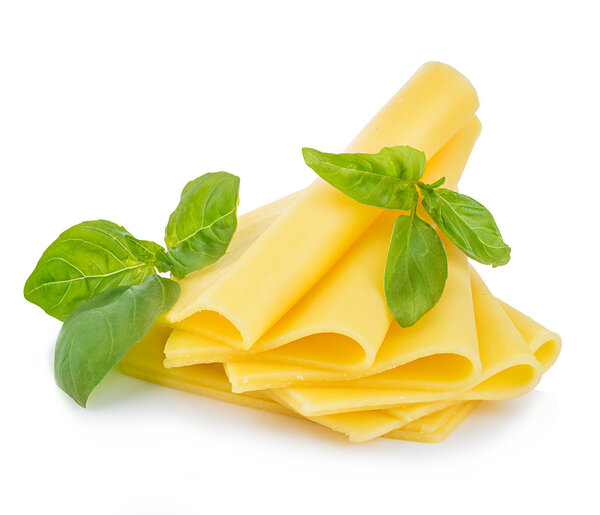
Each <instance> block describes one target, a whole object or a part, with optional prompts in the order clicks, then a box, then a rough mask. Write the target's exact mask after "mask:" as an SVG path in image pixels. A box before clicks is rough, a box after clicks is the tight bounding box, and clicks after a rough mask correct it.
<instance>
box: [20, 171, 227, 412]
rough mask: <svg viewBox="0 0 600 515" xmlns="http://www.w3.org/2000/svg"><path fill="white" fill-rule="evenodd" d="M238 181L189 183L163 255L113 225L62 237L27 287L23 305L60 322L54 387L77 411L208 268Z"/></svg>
mask: <svg viewBox="0 0 600 515" xmlns="http://www.w3.org/2000/svg"><path fill="white" fill-rule="evenodd" d="M238 197H239V178H238V177H236V176H235V175H231V174H229V173H226V172H217V173H209V174H205V175H202V176H201V177H198V178H197V179H195V180H193V181H191V182H189V183H188V184H187V185H186V187H185V188H184V189H183V192H182V194H181V200H180V202H179V205H178V206H177V208H176V209H175V211H174V212H173V213H172V214H171V216H170V217H169V222H168V224H167V228H166V230H165V243H166V249H165V248H163V247H162V246H161V245H159V244H158V243H154V242H151V241H145V240H140V239H138V238H136V237H135V236H133V235H132V234H131V233H130V232H128V231H127V230H126V229H125V228H124V227H121V226H119V225H117V224H115V223H113V222H109V221H106V220H92V221H87V222H82V223H80V224H77V225H74V226H73V227H71V228H69V229H67V230H66V231H64V232H63V233H62V234H61V235H60V236H59V237H58V238H57V239H56V240H55V241H54V242H53V243H51V244H50V246H49V247H48V248H47V249H46V250H45V251H44V253H43V254H42V257H41V258H40V260H39V262H38V263H37V265H36V267H35V269H34V270H33V272H32V273H31V275H30V276H29V278H28V279H27V281H26V283H25V288H24V295H25V298H26V299H27V300H28V301H30V302H32V303H33V304H37V305H38V306H40V307H41V308H42V309H43V310H44V311H46V313H48V314H49V315H51V316H53V317H55V318H58V319H59V320H61V321H64V322H65V323H64V325H63V329H62V331H61V333H60V334H59V337H58V342H57V345H56V351H55V376H56V381H57V384H58V385H59V386H60V387H61V388H62V389H63V390H64V391H65V392H66V393H68V394H69V395H70V396H71V397H73V399H75V401H76V402H78V403H79V404H81V405H82V406H85V403H86V401H87V397H88V395H89V394H90V392H91V391H92V389H93V388H94V387H95V386H96V385H97V384H98V383H99V382H100V380H101V379H102V378H103V377H104V376H105V375H106V373H107V372H108V371H109V370H110V369H111V368H112V367H113V366H114V365H115V364H116V363H117V362H118V361H119V359H121V357H122V356H123V354H124V353H125V352H126V351H127V350H128V349H129V348H130V347H131V346H132V345H133V344H135V343H137V342H138V341H139V340H141V339H142V338H143V336H144V335H145V334H146V332H147V331H148V330H149V329H150V326H151V325H152V323H153V322H154V320H155V319H156V318H157V317H158V315H160V314H161V313H162V312H164V311H166V310H168V309H170V308H171V306H172V305H173V304H174V303H175V301H176V300H177V297H178V296H179V285H178V284H177V283H176V282H175V281H172V280H170V279H166V278H162V277H159V276H158V275H156V273H157V272H169V271H170V272H171V273H172V274H173V275H174V276H175V277H176V278H183V277H185V276H186V275H187V274H189V273H190V272H193V271H194V270H199V269H200V268H202V267H204V266H206V265H209V264H211V263H214V262H215V261H217V260H218V259H219V258H220V257H221V256H223V254H225V252H226V251H227V248H228V247H229V244H230V242H231V239H232V237H233V234H234V233H235V230H236V227H237V214H236V210H237V205H238Z"/></svg>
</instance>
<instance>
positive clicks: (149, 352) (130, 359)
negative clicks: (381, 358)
mask: <svg viewBox="0 0 600 515" xmlns="http://www.w3.org/2000/svg"><path fill="white" fill-rule="evenodd" d="M170 331H171V329H170V328H168V327H166V326H160V325H156V326H154V327H153V328H152V329H151V331H150V332H149V333H148V334H147V335H146V337H145V338H144V339H143V340H142V341H140V342H139V343H137V344H136V345H134V346H133V347H132V348H131V349H130V350H129V352H128V353H127V354H126V355H125V356H124V357H123V359H122V360H121V362H120V363H119V364H118V368H119V369H120V371H121V372H122V373H124V374H126V375H129V376H132V377H136V378H138V379H142V380H145V381H149V382H153V383H157V384H160V385H163V386H167V387H170V388H175V389H179V390H183V391H187V392H190V393H195V394H199V395H204V396H207V397H211V398H213V399H217V400H222V401H226V402H230V403H233V404H239V405H243V406H248V407H252V408H256V409H261V410H265V411H270V412H274V413H281V414H285V415H290V416H299V415H298V414H297V413H295V412H294V411H293V410H291V409H289V408H288V407H286V406H285V405H284V404H283V403H281V402H280V401H279V400H277V396H276V395H275V394H273V393H272V392H265V393H263V392H250V393H246V394H236V393H233V392H232V391H231V386H230V384H229V382H228V381H227V377H226V376H225V374H224V373H223V370H222V367H221V366H220V365H209V364H205V365H195V366H190V367H181V368H171V369H166V368H164V367H163V365H162V357H163V354H162V349H163V347H164V344H165V341H166V339H167V337H168V335H169V333H170ZM455 404H456V403H449V402H446V403H443V402H440V403H429V404H412V405H407V406H400V407H398V408H396V409H392V410H388V411H367V412H356V413H347V414H344V413H343V414H339V415H328V416H323V417H313V418H311V419H310V420H312V421H313V422H316V423H318V424H320V425H322V426H325V427H329V428H330V429H333V430H334V431H337V432H340V433H344V434H346V435H348V436H349V438H350V440H351V441H354V442H364V441H367V440H370V439H373V438H376V437H378V436H383V435H386V433H390V434H391V435H392V436H391V437H393V438H399V436H398V435H397V434H396V435H395V436H394V433H393V431H395V430H398V429H401V428H405V430H406V431H408V433H407V435H406V437H405V438H404V439H420V438H422V437H421V436H419V433H420V429H419V423H418V420H419V419H423V420H424V421H425V429H426V430H427V431H429V432H431V426H432V423H431V421H430V420H431V419H430V417H428V416H429V415H431V414H432V413H436V412H442V413H450V412H449V411H448V410H452V408H453V407H454V406H455ZM428 421H430V422H428ZM409 423H410V424H411V428H410V429H406V426H407V424H409Z"/></svg>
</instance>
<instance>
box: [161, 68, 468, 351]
mask: <svg viewBox="0 0 600 515" xmlns="http://www.w3.org/2000/svg"><path fill="white" fill-rule="evenodd" d="M477 107H478V99H477V95H476V93H475V90H474V89H473V87H472V86H471V84H470V83H469V82H468V80H467V79H466V78H465V77H464V76H462V75H461V74H460V73H458V72H457V71H456V70H454V69H453V68H451V67H449V66H447V65H444V64H441V63H428V64H426V65H424V66H423V67H422V68H421V69H420V70H419V71H418V72H417V73H416V74H415V75H414V76H413V77H412V78H411V79H410V80H409V82H408V83H407V84H406V85H405V86H404V87H403V88H402V89H401V90H400V91H399V92H398V93H397V94H396V95H395V96H394V97H393V98H392V99H391V100H390V102H389V103H388V104H387V105H386V106H385V107H384V108H383V109H382V110H381V112H380V113H379V114H378V115H377V116H376V117H375V118H374V119H373V121H372V122H371V123H369V124H368V125H367V127H365V129H364V130H363V131H362V132H361V133H360V134H359V136H358V137H357V138H356V139H355V140H354V141H353V143H352V144H351V145H350V147H349V149H348V150H350V151H366V152H374V151H377V150H379V149H380V148H381V147H382V146H385V145H399V144H407V145H411V146H413V147H415V148H419V149H421V150H423V151H424V152H425V154H426V156H429V157H431V156H433V155H434V154H435V153H436V152H437V151H438V150H439V149H440V148H441V147H442V146H443V145H444V144H445V143H446V142H447V141H448V140H449V139H450V138H451V137H452V136H453V135H454V134H456V133H457V132H458V131H459V129H460V128H461V127H463V126H464V125H465V123H466V122H467V121H468V120H469V119H470V118H471V117H472V116H473V114H474V112H475V111H476V109H477ZM379 214H380V210H378V209H375V208H372V207H368V206H364V205H360V204H358V203H357V202H355V201H353V200H352V199H350V198H349V197H347V196H345V195H344V194H342V193H341V192H339V191H337V190H335V189H334V188H333V187H331V186H329V185H328V184H326V183H325V182H323V181H321V180H317V181H316V182H315V183H314V184H313V185H312V186H310V187H309V188H307V190H305V191H304V192H303V193H302V194H301V195H300V196H299V197H298V198H297V199H296V200H295V201H294V202H292V203H291V205H290V206H289V207H288V209H286V210H285V211H284V212H283V213H282V215H281V216H280V217H278V218H277V220H276V221H274V222H273V223H272V224H271V225H270V226H269V228H268V229H267V230H266V231H265V232H263V233H262V234H261V235H260V237H259V238H258V239H257V240H256V241H255V242H254V243H253V244H252V245H250V247H249V248H248V249H247V250H246V252H245V253H244V254H243V255H242V256H241V257H240V258H239V259H237V260H235V262H234V263H233V264H232V265H231V267H230V268H229V269H228V270H227V273H223V274H219V275H218V277H216V278H213V279H210V280H208V279H207V274H206V273H204V274H202V273H196V274H190V275H189V276H188V277H186V278H185V279H183V280H182V281H181V287H182V293H181V296H180V299H179V300H178V302H177V303H176V304H175V306H174V307H173V308H172V309H171V310H170V312H169V313H167V315H166V320H167V321H168V322H169V323H175V322H180V321H182V320H184V319H186V318H188V317H191V316H193V317H194V319H195V320H194V322H195V323H196V324H197V326H198V328H199V329H200V330H201V331H202V333H203V335H204V336H207V337H209V338H211V339H213V340H216V341H220V342H223V343H226V344H228V345H230V346H232V347H234V348H237V349H242V350H247V349H250V348H251V347H252V346H253V345H254V344H255V343H256V342H257V340H258V339H259V338H260V337H261V336H263V335H264V334H265V333H266V332H267V331H268V330H269V329H270V328H271V327H273V326H274V325H275V324H276V323H277V322H278V321H279V320H280V319H281V318H282V317H283V315H284V314H285V313H286V312H287V311H289V310H290V308H292V306H294V305H295V304H296V303H297V302H298V301H299V300H300V299H301V298H302V297H303V296H304V295H305V294H306V292H307V291H308V290H309V289H311V288H312V287H313V286H314V285H315V283H316V282H317V281H318V280H319V279H320V278H321V277H322V276H323V275H324V274H325V273H326V272H327V271H329V270H330V269H331V267H332V266H333V265H334V263H335V262H336V261H337V260H338V259H339V258H340V257H341V256H342V255H343V254H344V253H345V252H346V251H347V250H348V249H349V248H350V246H351V245H352V244H353V243H354V242H356V240H357V239H358V238H359V237H360V235H361V234H362V233H363V232H364V231H365V230H366V229H367V227H368V226H369V225H370V224H371V223H372V222H373V221H374V220H375V218H376V217H377V216H378V215H379ZM307 338H312V336H308V337H307ZM315 338H317V339H319V338H321V337H320V336H315ZM314 347H318V345H314ZM359 352H360V351H359Z"/></svg>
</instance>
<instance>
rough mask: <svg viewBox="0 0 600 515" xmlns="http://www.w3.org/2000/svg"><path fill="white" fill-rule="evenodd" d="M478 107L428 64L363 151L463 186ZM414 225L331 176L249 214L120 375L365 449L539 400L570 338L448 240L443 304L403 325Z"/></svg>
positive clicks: (460, 85) (373, 125)
mask: <svg viewBox="0 0 600 515" xmlns="http://www.w3.org/2000/svg"><path fill="white" fill-rule="evenodd" d="M478 105H479V104H478V99H477V94H476V92H475V90H474V89H473V87H472V85H471V84H470V83H469V81H468V80H467V79H466V78H465V77H464V76H462V75H461V74H460V73H458V72H457V71H456V70H454V69H453V68H451V67H449V66H447V65H444V64H441V63H428V64H426V65H424V66H423V67H421V68H420V69H419V70H418V71H417V73H416V74H415V75H414V76H413V77H412V78H411V79H410V80H409V81H408V83H407V84H406V85H405V86H404V87H403V88H402V89H401V90H400V91H399V92H398V93H397V94H396V95H395V96H394V97H393V98H392V99H391V100H390V101H389V102H388V104H387V105H386V106H385V107H384V108H383V109H382V110H381V111H380V112H379V113H378V114H377V115H376V116H375V118H373V120H372V121H371V122H370V123H369V124H368V125H367V126H366V127H365V129H363V131H362V132H361V133H360V134H359V135H358V136H357V137H356V139H355V140H354V141H353V142H352V143H351V144H350V145H349V147H348V148H347V151H348V152H377V151H379V150H380V149H381V148H382V147H384V146H394V145H410V146H412V147H415V148H417V149H420V150H423V151H424V152H425V155H426V156H427V158H428V161H427V166H426V171H425V176H424V179H423V180H424V181H425V182H429V183H431V182H434V181H435V180H436V179H438V178H440V177H442V176H445V177H446V184H445V187H448V188H456V187H457V184H458V180H459V178H460V175H461V173H462V170H463V168H464V166H465V164H466V162H467V159H468V157H469V154H470V152H471V150H472V148H473V145H474V143H475V140H476V139H477V137H478V135H479V132H480V129H481V126H480V123H479V120H478V119H477V118H476V117H475V111H476V110H477V108H478ZM398 214H399V213H398V212H394V211H381V210H379V209H376V208H373V207H368V206H365V205H361V204H358V203H357V202H355V201H354V200H352V199H350V198H349V197H347V196H345V195H344V194H342V193H340V192H339V191H337V190H336V189H334V188H333V187H332V186H330V185H329V184H327V183H325V182H323V181H322V180H320V179H319V180H317V181H316V182H315V183H313V184H312V185H311V186H309V187H308V188H306V189H305V190H303V191H300V192H298V193H296V194H294V195H291V196H289V197H287V198H284V199H281V200H279V201H276V202H274V203H272V204H269V205H267V206H264V207H262V208H260V209H257V210H255V211H253V212H251V213H248V214H246V215H243V216H241V217H240V219H239V226H238V230H237V233H236V235H235V237H234V239H233V241H232V243H231V246H230V248H229V250H228V252H227V254H226V255H225V256H224V257H223V258H222V259H221V260H219V261H218V262H217V263H215V264H214V265H211V266H209V267H207V268H205V269H202V270H200V271H198V272H195V273H192V274H190V275H189V276H187V277H186V278H185V279H183V280H181V281H180V284H181V289H182V291H181V296H180V298H179V300H178V302H177V303H176V304H175V306H174V307H173V308H172V309H171V310H170V311H169V312H168V313H166V314H165V315H164V316H163V317H162V318H161V320H160V323H157V324H156V325H155V327H154V328H153V330H152V331H151V332H150V333H149V334H148V336H147V337H146V338H145V339H144V340H143V341H142V342H140V343H138V344H137V345H136V346H134V347H133V348H132V350H131V351H130V352H129V353H128V354H127V355H126V356H125V358H124V359H123V360H122V362H121V363H120V369H121V370H122V371H123V372H124V373H126V374H128V375H131V376H134V377H138V378H141V379H144V380H148V381H153V382H156V383H159V384H163V385H166V386H170V387H173V388H179V389H182V390H187V391H190V392H194V393H199V394H202V395H207V396H210V397H214V398H218V399H222V400H225V401H229V402H234V403H238V404H243V405H247V406H252V407H255V408H259V409H264V410H269V411H275V412H280V413H285V414H290V415H296V416H301V417H305V418H307V419H309V420H311V421H313V422H315V423H317V424H321V425H323V426H326V427H328V428H330V429H333V430H334V431H338V432H341V433H344V434H346V435H348V437H349V438H350V440H352V441H356V442H360V441H366V440H370V439H373V438H376V437H379V436H385V437H389V438H398V439H404V440H416V441H423V442H438V441H441V440H443V439H444V438H445V437H446V436H447V435H448V434H450V433H451V432H452V431H453V430H454V429H455V428H456V427H457V426H458V425H459V424H460V423H461V422H462V421H463V420H464V419H465V418H466V417H467V416H468V414H469V413H470V412H471V411H472V410H473V409H474V407H475V406H476V405H477V404H478V403H479V402H480V401H482V400H502V399H511V398H514V397H518V396H521V395H523V394H525V393H527V392H529V391H530V390H531V389H533V388H534V387H535V386H536V385H537V383H538V382H539V381H540V378H541V377H542V374H543V373H544V372H545V371H546V370H547V369H548V368H549V367H550V366H551V365H552V363H553V362H554V361H555V359H556V357H557V355H558V353H559V351H560V346H561V343H560V337H559V336H558V335H557V334H555V333H553V332H551V331H549V330H547V329H545V328H544V327H542V326H541V325H539V324H538V323H536V322H534V321H533V320H532V319H531V318H529V317H527V316H525V315H524V314H522V313H520V312H519V311H517V310H516V309H514V308H513V307H511V306H509V305H508V304H505V303H504V302H502V301H501V300H499V299H497V298H496V297H494V296H493V295H492V294H491V293H490V291H489V290H488V288H487V287H486V285H485V284H484V282H483V281H482V280H481V278H480V277H479V275H478V274H477V273H476V272H475V270H474V269H473V268H472V267H471V266H470V265H469V262H468V260H467V258H466V257H465V256H464V254H462V253H461V252H460V251H458V250H457V249H456V248H455V247H454V246H453V245H452V244H451V243H450V242H449V241H447V240H446V239H443V241H444V244H445V246H446V251H447V254H448V280H447V283H446V287H445V290H444V293H443V296H442V298H441V300H440V301H439V302H438V304H437V305H436V306H435V307H434V308H433V309H432V310H431V311H430V312H429V313H427V314H426V315H425V316H424V317H423V318H421V320H419V321H418V322H417V323H416V324H415V325H414V326H412V327H409V328H401V327H400V326H399V325H398V324H397V323H396V322H395V321H394V320H393V318H392V317H391V315H390V313H389V311H388V309H387V306H386V301H385V296H384V290H383V275H384V267H385V260H386V253H387V249H388V245H389V241H390V235H391V231H392V227H393V224H394V220H395V217H396V216H398ZM423 216H425V215H423Z"/></svg>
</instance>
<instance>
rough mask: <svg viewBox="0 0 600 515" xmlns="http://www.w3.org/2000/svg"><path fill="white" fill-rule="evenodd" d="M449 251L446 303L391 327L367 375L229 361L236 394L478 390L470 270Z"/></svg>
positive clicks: (443, 300) (456, 253)
mask: <svg viewBox="0 0 600 515" xmlns="http://www.w3.org/2000/svg"><path fill="white" fill-rule="evenodd" d="M446 248H447V254H448V281H447V283H446V287H445V289H444V293H443V295H442V298H441V299H440V301H439V302H438V304H437V305H436V306H435V307H434V308H433V309H432V310H431V311H430V312H429V313H427V314H426V315H425V316H424V317H423V318H422V319H421V320H420V321H419V322H417V324H415V325H414V326H412V327H408V328H401V327H400V326H399V325H398V324H397V323H393V324H392V327H391V328H390V330H389V332H388V334H387V336H386V338H385V339H384V341H383V343H382V345H381V348H380V349H379V352H378V353H377V356H376V358H375V362H374V363H373V365H372V366H371V367H370V368H369V369H367V370H365V371H363V372H358V373H349V372H346V373H339V372H338V373H336V372H331V371H327V370H323V369H319V368H315V367H307V366H304V367H301V366H297V365H283V364H281V363H267V362H256V363H255V362H239V361H231V362H228V363H227V364H226V365H225V370H226V372H227V375H228V377H229V380H230V381H231V383H232V385H233V391H235V392H244V391H251V390H262V389H265V388H282V387H286V386H289V385H296V386H298V385H303V386H309V385H312V386H316V385H322V384H323V381H328V382H331V383H333V384H334V385H338V386H344V385H345V384H350V383H348V380H350V379H354V380H353V381H352V383H351V384H352V385H354V386H364V387H368V388H398V387H401V388H413V389H414V388H416V389H429V390H439V389H446V390H459V389H461V388H466V387H468V386H470V385H472V384H474V383H475V381H476V380H477V379H478V378H479V377H480V376H481V372H482V364H481V360H480V358H479V344H478V339H477V331H476V328H475V317H474V311H473V298H472V294H471V284H470V281H469V268H468V264H467V259H466V258H465V256H464V255H463V254H462V253H461V252H460V251H459V250H458V249H456V248H455V247H454V245H452V244H450V243H448V242H446ZM258 356H259V357H261V356H262V355H258ZM356 378H360V379H356ZM331 383H330V385H331Z"/></svg>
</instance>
